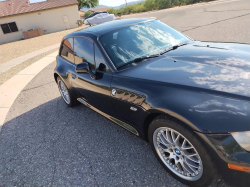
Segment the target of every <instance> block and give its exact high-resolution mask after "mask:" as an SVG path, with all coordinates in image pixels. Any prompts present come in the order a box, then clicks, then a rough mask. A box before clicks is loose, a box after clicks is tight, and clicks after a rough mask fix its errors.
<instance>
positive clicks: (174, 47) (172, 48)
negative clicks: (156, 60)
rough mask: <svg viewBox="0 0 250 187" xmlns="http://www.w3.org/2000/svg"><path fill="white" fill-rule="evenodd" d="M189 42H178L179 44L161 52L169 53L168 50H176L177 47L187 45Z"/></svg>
mask: <svg viewBox="0 0 250 187" xmlns="http://www.w3.org/2000/svg"><path fill="white" fill-rule="evenodd" d="M187 44H188V42H185V43H180V44H178V45H174V46H173V47H171V48H168V49H166V50H164V51H162V52H161V53H160V55H162V54H164V53H167V52H169V51H172V50H175V49H177V48H178V47H180V46H183V45H187Z"/></svg>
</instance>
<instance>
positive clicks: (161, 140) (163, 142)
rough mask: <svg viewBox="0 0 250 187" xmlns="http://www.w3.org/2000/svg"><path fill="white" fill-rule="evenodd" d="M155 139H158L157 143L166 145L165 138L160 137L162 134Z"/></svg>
mask: <svg viewBox="0 0 250 187" xmlns="http://www.w3.org/2000/svg"><path fill="white" fill-rule="evenodd" d="M157 141H158V142H159V143H161V144H163V145H165V146H166V147H168V143H167V142H166V140H164V139H163V138H162V136H160V137H159V140H157Z"/></svg>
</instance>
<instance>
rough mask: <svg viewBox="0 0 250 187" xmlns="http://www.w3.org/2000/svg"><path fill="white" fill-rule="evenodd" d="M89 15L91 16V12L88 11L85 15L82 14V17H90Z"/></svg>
mask: <svg viewBox="0 0 250 187" xmlns="http://www.w3.org/2000/svg"><path fill="white" fill-rule="evenodd" d="M91 14H92V12H90V11H88V12H86V13H85V14H84V17H88V16H90V15H91Z"/></svg>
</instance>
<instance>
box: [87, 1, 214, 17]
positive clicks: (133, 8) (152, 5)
mask: <svg viewBox="0 0 250 187" xmlns="http://www.w3.org/2000/svg"><path fill="white" fill-rule="evenodd" d="M207 1H214V0H145V1H143V2H140V3H137V4H133V5H128V6H126V7H122V8H119V9H114V8H110V9H109V10H108V13H110V14H115V15H116V16H117V15H118V13H121V15H126V14H132V13H140V12H146V11H151V10H160V9H164V8H171V7H174V6H181V5H189V4H194V3H199V2H207ZM85 15H86V14H85Z"/></svg>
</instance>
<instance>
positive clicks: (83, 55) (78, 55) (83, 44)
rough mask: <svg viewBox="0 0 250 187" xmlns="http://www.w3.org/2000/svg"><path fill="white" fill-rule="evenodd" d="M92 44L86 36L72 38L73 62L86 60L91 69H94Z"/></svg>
mask: <svg viewBox="0 0 250 187" xmlns="http://www.w3.org/2000/svg"><path fill="white" fill-rule="evenodd" d="M93 48H94V44H93V42H92V41H90V40H88V39H86V38H77V37H76V38H74V52H75V64H79V63H82V62H88V63H89V66H90V68H91V69H92V70H95V62H94V49H93Z"/></svg>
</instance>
